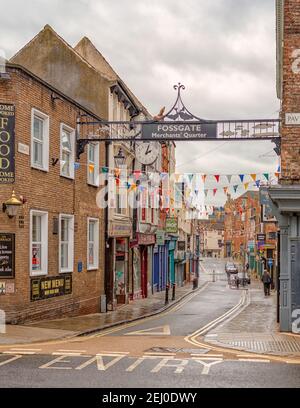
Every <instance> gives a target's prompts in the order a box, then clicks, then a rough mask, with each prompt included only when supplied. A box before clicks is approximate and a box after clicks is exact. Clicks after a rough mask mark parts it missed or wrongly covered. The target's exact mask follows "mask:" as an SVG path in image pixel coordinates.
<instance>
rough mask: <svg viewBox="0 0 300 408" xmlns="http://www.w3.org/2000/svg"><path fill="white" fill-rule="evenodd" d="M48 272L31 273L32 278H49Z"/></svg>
mask: <svg viewBox="0 0 300 408" xmlns="http://www.w3.org/2000/svg"><path fill="white" fill-rule="evenodd" d="M47 275H48V272H31V273H30V277H31V278H35V277H36V276H47Z"/></svg>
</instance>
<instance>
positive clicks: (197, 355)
mask: <svg viewBox="0 0 300 408" xmlns="http://www.w3.org/2000/svg"><path fill="white" fill-rule="evenodd" d="M191 356H193V357H201V358H202V357H203V355H202V354H200V353H192V354H191ZM205 356H207V357H224V354H206V355H205Z"/></svg>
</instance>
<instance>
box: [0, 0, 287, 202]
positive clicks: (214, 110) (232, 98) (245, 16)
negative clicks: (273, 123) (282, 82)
mask: <svg viewBox="0 0 300 408" xmlns="http://www.w3.org/2000/svg"><path fill="white" fill-rule="evenodd" d="M1 3H3V7H5V9H6V10H7V12H6V13H1V14H0V50H1V49H2V52H3V51H4V53H5V55H6V57H7V58H9V57H11V56H12V55H13V54H14V53H15V52H16V51H17V50H18V49H19V48H20V47H22V46H23V45H24V44H25V43H27V42H28V41H29V40H30V39H31V38H32V37H33V36H34V35H35V34H36V33H37V32H38V31H40V30H41V29H42V27H43V26H44V25H45V24H50V25H51V26H52V27H53V28H54V29H55V30H56V31H57V32H58V33H59V34H60V35H61V36H62V37H64V39H65V40H66V41H67V42H69V43H70V44H71V45H75V44H76V43H77V42H78V41H79V39H80V38H81V37H83V36H87V37H89V38H90V39H91V40H92V41H93V42H94V44H95V45H96V46H97V48H98V49H99V50H100V51H101V52H102V54H103V55H104V56H105V58H106V59H107V60H108V61H109V62H110V63H111V65H112V66H113V68H114V69H115V70H116V71H117V72H118V74H119V75H120V76H121V78H122V79H123V80H124V81H125V82H126V83H127V85H128V86H129V87H130V88H131V90H132V91H133V92H134V93H135V94H136V96H137V97H138V98H139V99H140V100H141V102H142V103H143V104H144V105H145V106H146V107H147V108H148V110H149V111H150V112H151V113H157V112H158V111H159V110H160V108H161V107H162V106H166V107H167V108H168V107H171V106H172V104H173V102H174V98H175V96H176V94H175V92H174V90H173V87H172V86H173V84H175V83H177V82H181V83H183V84H184V85H185V86H186V90H185V91H184V94H183V98H184V101H185V104H186V105H187V107H188V108H189V110H190V111H191V112H192V113H194V114H195V115H196V116H200V117H203V118H207V119H221V118H225V119H226V118H227V119H236V118H239V119H242V118H244V119H247V118H272V117H278V110H279V102H278V100H277V98H276V93H275V0H213V1H212V0H184V1H182V0H181V1H179V0H151V1H150V0H135V1H134V0H52V1H49V0H27V1H26V2H24V1H23V0H22V1H21V0H10V1H9V3H7V2H4V0H0V4H1ZM1 9H2V8H1ZM177 146H178V148H177V165H178V171H180V172H189V173H192V172H194V173H207V174H240V173H255V172H258V173H260V172H264V173H265V172H268V171H269V172H274V171H276V169H277V166H278V159H277V157H276V155H275V153H274V152H273V151H272V149H273V147H274V145H273V144H271V143H270V142H243V143H237V142H226V143H224V142H188V143H178V145H177ZM246 181H247V180H246ZM233 184H234V183H233ZM222 185H227V184H226V182H225V181H224V183H223V184H222ZM215 186H216V184H215V183H212V182H211V183H208V186H207V187H209V188H213V187H215ZM224 198H225V196H224V194H222V193H218V194H217V195H216V196H215V197H213V198H212V197H211V198H209V199H208V203H216V204H217V203H222V202H223V201H224Z"/></svg>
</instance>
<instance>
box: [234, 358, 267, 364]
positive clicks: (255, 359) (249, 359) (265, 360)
mask: <svg viewBox="0 0 300 408" xmlns="http://www.w3.org/2000/svg"><path fill="white" fill-rule="evenodd" d="M238 361H250V362H252V363H270V360H267V359H264V360H263V359H259V358H239V360H238Z"/></svg>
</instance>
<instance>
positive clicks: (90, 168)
mask: <svg viewBox="0 0 300 408" xmlns="http://www.w3.org/2000/svg"><path fill="white" fill-rule="evenodd" d="M94 169H95V165H94V164H89V172H90V173H93V171H94Z"/></svg>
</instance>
